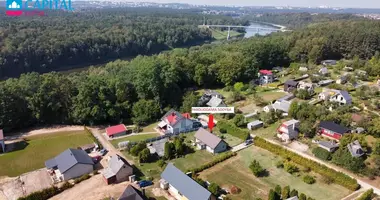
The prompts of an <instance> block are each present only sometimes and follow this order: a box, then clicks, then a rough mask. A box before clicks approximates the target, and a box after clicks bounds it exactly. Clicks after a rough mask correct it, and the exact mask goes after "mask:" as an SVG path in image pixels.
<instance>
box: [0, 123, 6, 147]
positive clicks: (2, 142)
mask: <svg viewBox="0 0 380 200" xmlns="http://www.w3.org/2000/svg"><path fill="white" fill-rule="evenodd" d="M0 151H1V152H3V153H4V152H5V140H4V133H3V129H0ZM1 152H0V153H1Z"/></svg>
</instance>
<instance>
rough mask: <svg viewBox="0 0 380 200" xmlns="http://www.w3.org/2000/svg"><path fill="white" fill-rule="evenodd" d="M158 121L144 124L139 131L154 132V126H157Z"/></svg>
mask: <svg viewBox="0 0 380 200" xmlns="http://www.w3.org/2000/svg"><path fill="white" fill-rule="evenodd" d="M157 124H158V122H154V123H151V124H149V125H147V126H144V127H143V129H142V131H141V132H155V130H154V128H155V127H156V126H157Z"/></svg>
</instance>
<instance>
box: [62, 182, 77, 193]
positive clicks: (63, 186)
mask: <svg viewBox="0 0 380 200" xmlns="http://www.w3.org/2000/svg"><path fill="white" fill-rule="evenodd" d="M72 187H74V185H73V184H71V183H69V182H67V181H65V182H64V183H63V185H62V186H61V187H60V188H59V189H60V190H62V191H63V190H67V189H69V188H72Z"/></svg>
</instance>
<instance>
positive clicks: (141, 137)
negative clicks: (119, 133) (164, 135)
mask: <svg viewBox="0 0 380 200" xmlns="http://www.w3.org/2000/svg"><path fill="white" fill-rule="evenodd" d="M159 135H160V134H158V133H150V134H141V135H132V136H128V137H123V138H120V139H115V140H110V142H111V144H112V145H113V146H115V147H116V148H118V144H119V142H124V141H129V142H139V141H142V140H146V139H149V138H154V137H157V136H159Z"/></svg>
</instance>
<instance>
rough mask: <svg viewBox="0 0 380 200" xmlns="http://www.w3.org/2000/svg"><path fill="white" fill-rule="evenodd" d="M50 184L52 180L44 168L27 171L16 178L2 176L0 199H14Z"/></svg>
mask: <svg viewBox="0 0 380 200" xmlns="http://www.w3.org/2000/svg"><path fill="white" fill-rule="evenodd" d="M51 185H52V180H51V178H50V176H49V174H48V173H47V171H46V169H39V170H35V171H32V172H28V173H25V174H22V175H21V176H18V177H16V178H4V179H2V180H1V183H0V200H16V199H18V198H19V197H22V196H25V195H28V194H30V193H32V192H35V191H39V190H42V189H45V188H48V187H50V186H51Z"/></svg>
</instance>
